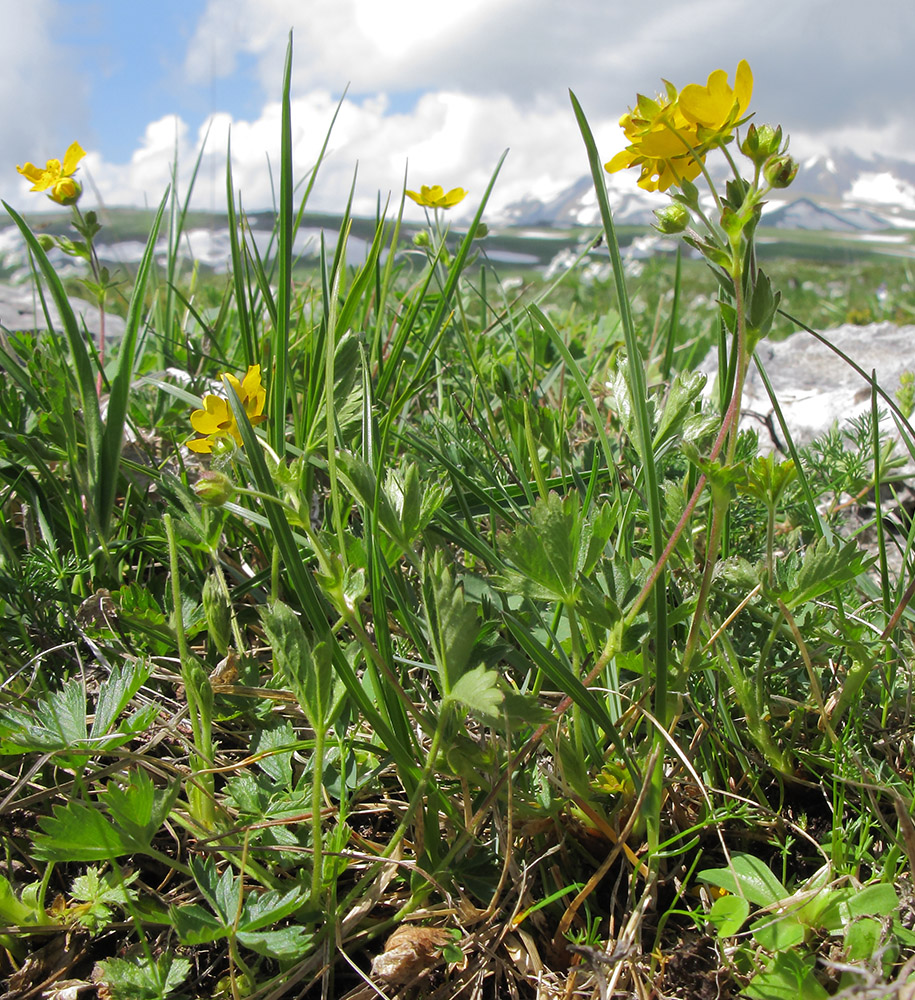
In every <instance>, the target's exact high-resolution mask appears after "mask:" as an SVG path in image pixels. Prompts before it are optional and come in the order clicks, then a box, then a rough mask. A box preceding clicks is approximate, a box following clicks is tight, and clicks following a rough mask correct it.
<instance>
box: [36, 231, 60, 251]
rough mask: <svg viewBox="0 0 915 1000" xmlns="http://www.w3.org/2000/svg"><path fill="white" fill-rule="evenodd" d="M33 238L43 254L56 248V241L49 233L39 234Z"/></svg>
mask: <svg viewBox="0 0 915 1000" xmlns="http://www.w3.org/2000/svg"><path fill="white" fill-rule="evenodd" d="M35 238H36V239H37V240H38V245H39V246H40V247H41V249H42V250H44V251H45V252H47V251H48V250H53V249H54V247H56V246H57V240H55V239H54V237H53V236H51V234H50V233H39V234H38V236H36V237H35Z"/></svg>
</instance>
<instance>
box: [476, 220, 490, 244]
mask: <svg viewBox="0 0 915 1000" xmlns="http://www.w3.org/2000/svg"><path fill="white" fill-rule="evenodd" d="M488 235H489V226H487V225H486V223H485V222H480V223H478V224H477V228H476V229H474V231H473V238H474V239H475V240H482V239H483V238H484V237H486V236H488Z"/></svg>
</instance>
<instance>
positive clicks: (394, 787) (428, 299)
mask: <svg viewBox="0 0 915 1000" xmlns="http://www.w3.org/2000/svg"><path fill="white" fill-rule="evenodd" d="M288 73H289V66H287V86H286V92H285V108H286V112H287V115H288V109H289V99H288V95H289V89H288ZM735 86H736V85H735ZM576 113H578V114H579V115H580V121H581V123H582V131H583V135H584V138H585V147H584V154H583V156H584V157H585V159H584V162H588V160H590V161H591V164H592V167H593V165H594V163H595V151H594V149H593V141H592V140H591V139H590V133H589V132H588V130H587V124H586V122H585V121H584V119H583V115H581V112H580V109H578V107H577V104H576ZM730 124H733V121H730ZM319 168H320V164H319V165H318V168H316V169H319ZM597 179H598V180H599V174H598V175H597ZM293 180H294V178H293V175H292V163H291V155H290V147H289V134H288V131H287V132H286V133H284V156H283V163H282V180H281V184H280V189H279V206H280V207H279V210H278V212H277V213H276V215H275V217H274V219H273V227H274V231H275V244H274V250H273V251H272V252H271V254H270V255H269V256H268V257H266V258H264V257H261V256H260V255H259V254H258V253H257V252H256V250H255V248H254V247H253V245H252V244H251V243H250V242H249V240H248V239H247V236H246V232H247V230H246V228H245V226H244V225H243V224H242V223H243V220H239V218H238V217H237V215H236V206H235V204H234V202H233V203H231V204H230V209H231V210H230V213H229V226H230V232H231V233H232V235H233V247H232V264H233V266H232V269H231V271H230V272H229V273H228V274H227V275H208V276H205V277H201V275H199V274H197V273H196V272H194V271H192V269H191V268H190V266H189V265H187V264H185V263H183V262H182V260H181V259H180V257H179V253H178V248H179V246H180V244H181V233H182V228H183V227H184V226H186V225H187V224H188V219H189V217H188V215H187V213H186V211H185V209H184V203H183V202H182V201H181V200H179V198H178V194H177V193H176V192H174V191H172V192H169V193H168V195H167V196H166V198H165V200H164V201H163V204H162V207H161V208H160V210H159V212H158V214H157V215H156V216H155V217H154V219H153V220H152V222H151V225H150V230H149V232H148V234H147V237H148V244H147V246H148V249H147V253H146V255H145V257H144V259H143V261H142V262H141V264H140V265H139V267H138V268H137V269H135V271H133V272H132V273H130V274H129V276H128V275H117V274H108V275H103V274H100V273H99V272H98V271H97V270H93V271H92V272H91V274H90V278H89V285H88V286H87V285H86V284H85V283H83V285H81V286H79V289H80V291H81V293H82V294H85V293H86V290H87V288H88V291H89V292H90V293H92V294H94V295H95V296H96V297H97V298H100V299H102V300H103V301H104V304H105V307H106V308H112V309H116V310H117V311H119V312H121V313H122V314H123V315H124V317H125V318H126V333H125V335H124V337H123V339H122V340H121V341H120V342H119V343H118V344H116V345H108V350H107V351H105V352H104V353H102V352H101V351H100V350H99V347H100V345H96V344H93V343H92V342H90V341H89V340H87V338H85V337H84V336H83V332H82V331H81V330H80V328H79V326H78V324H77V322H76V320H75V319H74V317H73V313H72V311H71V308H70V299H69V296H70V294H72V293H74V292H75V290H76V289H75V287H73V288H71V289H69V290H68V288H67V287H65V286H64V284H63V283H62V282H61V281H60V279H59V277H58V276H57V274H56V273H55V271H54V268H53V267H52V266H51V265H50V264H49V262H48V260H47V256H46V253H45V249H44V248H43V246H42V243H41V242H39V241H38V239H37V238H36V237H35V236H34V235H33V233H32V231H31V229H30V228H29V226H28V225H27V224H26V223H25V222H24V221H23V220H22V219H21V217H20V216H19V215H18V213H16V212H15V208H11V209H10V214H11V218H12V219H13V221H14V222H15V224H17V225H19V226H20V227H21V231H22V233H23V236H24V238H25V239H26V240H27V242H28V246H29V250H30V253H31V256H32V260H33V262H34V269H35V281H36V285H37V287H39V288H40V289H41V290H42V294H43V295H44V296H46V297H47V299H48V300H53V301H54V302H55V304H56V306H57V309H58V311H59V313H60V315H61V318H62V328H60V329H55V330H52V331H47V332H16V333H13V332H9V331H4V332H3V335H2V340H0V364H2V367H3V370H4V378H3V380H2V382H0V776H2V785H0V830H2V844H3V852H4V853H3V857H2V859H0V861H2V869H0V948H2V964H3V973H2V974H3V976H4V977H5V979H6V982H7V994H6V995H7V996H9V997H38V996H48V997H51V996H57V997H62V996H64V995H68V996H69V995H80V996H86V995H92V992H91V991H95V993H96V995H98V996H110V997H114V998H121V997H123V998H165V997H174V998H178V997H233V998H240V997H261V998H279V997H287V996H288V997H294V996H302V997H319V996H320V997H352V998H355V997H357V996H358V997H371V996H377V995H382V996H395V995H398V996H405V997H406V996H413V997H416V996H426V997H438V998H445V997H457V996H474V997H499V998H501V997H511V996H516V997H535V996H536V997H557V998H558V997H570V996H599V997H601V998H602V1000H603V998H607V997H612V996H638V997H690V998H694V997H695V998H701V997H709V998H711V997H729V996H732V997H736V996H738V995H746V996H749V997H755V998H777V997H788V996H791V997H801V998H804V1000H808V998H810V1000H818V998H820V997H825V996H829V995H835V996H844V997H852V996H854V997H861V998H863V997H874V998H876V997H886V996H893V997H900V998H905V997H908V996H911V990H912V986H911V984H910V983H909V977H910V972H911V970H912V966H913V963H915V930H913V923H915V918H913V914H915V907H913V899H915V895H913V889H912V877H913V871H915V822H913V779H912V775H913V764H915V762H913V741H912V670H911V661H912V647H913V629H912V622H913V616H912V611H911V610H910V608H909V601H910V598H911V596H912V593H913V590H915V584H913V583H912V568H913V559H912V539H913V536H915V528H913V527H912V526H911V523H910V522H908V521H901V522H900V521H899V520H896V521H894V523H893V527H892V530H890V528H889V527H887V526H886V525H885V524H884V518H883V514H882V507H881V499H880V498H881V496H885V495H886V493H885V491H884V493H881V490H880V489H879V488H878V487H880V486H881V485H883V486H884V487H885V490H890V491H891V490H892V489H893V486H892V484H891V483H890V485H889V486H887V485H886V484H887V483H888V481H890V480H893V479H894V477H895V476H896V475H897V473H898V469H899V466H898V464H894V462H893V461H892V458H893V457H895V456H897V455H898V456H899V457H901V458H902V459H904V460H906V461H911V460H912V459H913V458H915V444H913V441H915V432H913V431H912V428H911V426H910V425H909V424H908V423H907V421H906V417H907V415H908V413H909V412H910V410H911V400H908V401H906V400H905V399H902V400H897V399H896V398H895V397H894V396H893V395H892V394H890V393H884V392H883V391H882V390H881V388H880V387H879V386H871V387H870V390H871V392H872V395H873V408H872V409H873V416H872V417H871V419H870V420H869V421H868V420H864V421H863V422H859V424H858V425H856V427H855V428H853V429H852V430H851V431H850V432H849V434H848V435H846V436H845V437H844V438H843V436H842V434H841V432H839V431H837V432H836V433H835V434H833V435H832V436H830V437H829V438H828V439H825V440H823V441H820V442H816V443H815V444H814V445H812V446H810V447H808V448H805V449H799V448H797V447H794V445H793V443H791V442H790V438H789V439H788V442H789V443H788V445H787V446H786V447H787V453H786V454H784V455H765V454H761V453H760V451H759V447H758V442H757V440H756V438H755V437H754V436H753V435H751V434H747V433H739V434H738V433H737V431H736V429H733V430H732V429H731V428H732V426H733V428H736V424H735V423H734V421H733V419H732V416H733V415H732V416H729V412H730V409H732V408H733V407H732V402H733V399H734V396H733V386H734V382H735V376H734V374H733V368H737V369H739V368H740V365H741V363H742V360H741V358H742V355H743V348H738V346H737V344H738V339H739V334H738V330H737V329H736V328H735V327H734V323H735V321H734V317H735V315H736V314H737V312H738V311H739V309H737V307H735V305H734V296H733V295H730V294H729V291H728V287H727V283H726V282H722V280H721V267H720V266H719V267H718V271H717V272H716V271H715V270H714V268H713V269H712V270H709V268H708V267H706V265H705V262H700V261H696V260H693V259H689V258H686V257H683V258H675V257H664V258H657V259H647V260H645V261H636V260H635V259H631V260H629V261H628V262H627V261H626V260H624V259H623V258H621V257H619V256H618V252H617V244H616V234H615V232H614V230H613V226H612V221H611V220H610V219H609V216H607V217H605V232H604V238H605V241H606V245H607V246H608V247H609V249H608V250H607V251H606V253H607V256H600V255H599V253H598V250H595V251H594V254H593V256H592V258H591V259H590V263H589V262H588V261H585V262H584V264H583V265H582V266H580V267H573V268H572V269H570V270H567V271H563V272H560V273H557V274H555V275H553V276H551V277H550V278H548V279H547V278H544V277H543V274H542V272H534V271H532V272H530V273H526V274H518V273H517V272H510V271H508V270H504V271H503V270H502V269H501V268H500V266H498V265H497V264H494V263H492V262H491V261H487V259H486V256H485V246H486V239H488V237H485V238H483V237H482V234H481V231H480V230H479V229H478V225H479V223H480V222H481V221H482V220H485V204H486V197H487V194H488V192H486V193H481V194H480V198H479V211H478V213H477V218H476V219H475V220H474V222H473V223H472V224H471V226H470V227H469V228H467V229H466V230H465V231H464V232H463V233H458V232H454V233H450V234H449V233H447V231H446V230H447V227H446V225H445V222H446V218H447V216H446V215H445V213H444V210H440V211H433V212H430V218H429V227H428V229H427V230H423V231H422V232H421V234H420V235H419V237H416V236H414V235H411V236H410V238H409V239H407V238H405V236H404V231H403V229H402V227H401V221H400V215H399V212H398V211H397V207H396V206H395V210H394V212H393V213H391V214H390V215H389V216H386V217H384V218H381V219H379V220H375V221H374V222H373V223H371V225H370V226H369V227H368V228H367V229H366V228H364V227H365V225H366V224H365V223H361V224H360V225H361V226H362V227H363V231H364V233H365V234H366V236H367V239H368V244H369V250H368V252H367V254H365V255H361V256H360V258H359V260H358V262H356V263H351V262H350V261H349V259H348V254H347V241H348V238H349V235H350V233H352V232H353V231H354V229H355V223H354V221H353V220H352V219H350V218H349V216H348V215H347V216H344V217H343V218H342V219H341V220H340V223H339V227H338V233H339V238H338V239H337V240H336V241H335V250H334V251H333V253H330V252H324V253H322V254H320V255H319V256H318V258H317V259H316V260H315V261H312V262H311V263H309V264H308V265H307V267H305V266H300V267H299V268H296V267H294V261H293V255H292V247H293V243H294V235H295V230H296V227H297V225H298V224H299V223H300V222H301V215H300V206H301V207H303V208H304V201H303V200H301V198H300V195H298V194H297V195H294V194H293V191H294V187H293ZM227 189H228V190H229V191H232V183H231V176H229V178H228V183H227ZM306 189H307V185H306ZM188 196H189V192H186V193H184V197H185V198H187V197H188ZM79 219H81V220H82V221H81V222H79V223H78V224H80V225H82V226H84V228H85V232H84V233H83V236H84V241H85V245H84V247H83V250H82V251H79V250H77V256H82V257H83V259H85V260H86V261H87V263H88V265H90V266H93V264H94V262H93V260H92V255H91V249H90V245H91V243H92V241H93V239H95V238H96V237H97V234H96V233H94V232H91V230H92V229H93V227H94V225H95V223H96V220H94V219H93V218H92V217H91V216H90V215H89V214H88V213H86V214H84V215H82V216H80V217H79ZM71 235H72V234H71ZM595 235H596V233H593V234H589V238H593V236H595ZM162 236H164V237H165V239H166V243H167V246H168V247H169V253H168V255H167V259H166V261H165V264H164V265H160V264H158V263H157V262H156V261H155V259H154V256H153V253H152V248H153V247H155V245H156V242H157V240H158V239H159V238H160V237H162ZM750 236H752V233H751V234H750ZM741 238H744V237H741ZM735 239H736V238H735ZM734 245H737V244H736V243H735V244H734ZM587 246H588V238H586V240H585V242H584V243H582V252H584V250H585V248H586V247H587ZM748 259H749V255H748ZM720 260H724V258H720ZM590 265H597V266H593V267H592V266H590ZM716 266H717V265H716ZM754 267H755V263H754ZM766 269H767V273H768V276H769V280H770V281H771V285H772V287H775V288H780V289H781V290H782V292H783V295H784V297H783V299H782V301H781V305H782V307H783V309H784V311H783V312H782V313H776V311H775V310H776V307H777V306H778V304H779V303H778V300H777V298H774V297H773V296H771V295H769V293H768V292H767V291H766V288H767V286H766V285H765V281H764V279H763V278H761V277H760V274H761V273H762V272H759V271H757V270H753V271H752V272H750V276H749V278H748V279H747V286H746V287H747V288H748V289H749V290H750V292H751V295H755V296H756V297H757V300H756V301H757V302H758V301H761V298H762V297H763V296H764V295H769V297H768V299H767V302H768V305H767V308H769V307H771V313H772V315H771V316H769V320H770V323H771V330H769V328H768V327H767V329H766V330H762V331H761V332H760V336H762V335H765V333H767V332H768V333H769V335H773V336H775V335H778V336H784V335H788V334H789V333H793V332H794V331H795V330H797V328H798V324H797V322H796V321H795V320H793V319H791V320H789V319H788V318H786V316H785V313H788V314H790V315H791V316H793V317H796V318H797V319H799V320H800V321H802V322H803V323H804V324H807V325H809V326H815V327H817V328H820V329H822V328H828V326H830V325H835V324H837V323H842V322H853V321H855V318H856V317H857V318H858V319H859V320H862V319H863V317H864V315H865V313H867V319H868V321H870V320H877V319H888V320H891V321H894V322H905V321H907V320H908V318H909V317H910V316H911V314H912V310H913V308H915V294H913V290H912V278H911V273H910V270H909V266H908V264H907V263H906V262H905V261H903V260H898V259H893V260H890V259H888V258H878V257H861V258H858V259H856V260H854V261H850V262H843V263H842V266H838V265H836V263H835V262H834V261H833V262H826V263H823V262H819V261H816V260H807V261H806V262H803V263H802V262H799V261H798V260H796V259H792V260H790V261H788V260H786V259H772V260H771V262H770V261H767V262H766ZM716 275H717V276H716ZM121 278H125V279H126V280H124V281H123V283H121V284H119V285H117V286H116V287H115V288H114V289H111V288H108V287H107V284H108V283H109V282H110V281H112V280H119V279H121ZM739 284H740V281H739V280H738V281H736V282H735V286H734V287H732V289H731V291H732V292H733V291H734V290H735V288H736V287H737V285H739ZM760 288H762V291H759V290H758V289H760ZM740 295H741V289H738V290H737V298H738V306H739V299H740ZM119 296H123V299H122V300H121V305H120V306H119V305H117V302H118V301H119ZM759 308H760V309H761V308H762V307H761V306H760V307H759ZM748 315H749V316H751V318H752V319H753V320H754V322H756V323H757V324H758V326H759V327H760V328H761V327H762V325H764V324H763V319H764V318H765V317H763V318H762V319H761V314H760V313H759V312H757V313H752V310H751V312H750V313H748ZM738 325H739V324H738ZM797 335H801V336H803V335H805V334H803V333H799V334H797ZM712 350H717V351H718V352H719V357H720V358H721V359H722V362H723V372H724V373H727V371H728V370H732V376H731V378H730V380H729V379H728V378H721V379H719V383H720V388H719V389H718V390H717V391H716V392H715V393H714V394H712V395H711V396H709V395H708V394H706V393H704V391H703V390H704V379H703V378H702V377H701V376H698V375H697V374H696V373H695V368H696V366H697V365H698V363H699V362H700V361H701V360H702V359H704V358H705V356H706V355H707V354H708V353H709V351H712ZM729 365H731V366H732V368H731V369H729ZM225 373H228V374H229V375H231V376H232V377H231V378H225V377H224V375H225ZM776 404H777V401H774V405H776ZM879 411H884V413H885V414H887V416H884V418H883V422H881V420H880V419H879V418H878V416H877V414H878V413H879ZM729 421H730V424H729ZM891 422H892V425H893V426H894V428H895V429H896V431H897V432H898V434H899V435H900V436H901V440H902V445H896V446H895V451H894V452H893V455H892V456H890V457H888V456H887V452H886V445H885V439H884V436H883V435H884V431H885V430H886V429H887V428H888V427H889V426H890V425H891ZM726 438H727V442H728V443H727V445H726V446H725V448H724V449H722V443H723V442H724V441H725V439H726ZM189 443H190V445H191V447H188V445H189ZM850 445H851V446H853V447H852V448H851V449H850V448H849V446H850ZM906 452H908V454H906ZM850 456H851V457H850ZM890 473H892V475H890ZM849 498H859V499H861V500H867V501H868V502H869V503H870V505H871V506H870V508H869V509H870V510H871V511H872V516H871V517H870V521H869V524H868V526H869V527H871V528H873V529H874V532H875V536H876V543H875V545H876V548H875V551H876V557H871V556H868V555H867V553H866V552H865V551H864V550H862V548H861V547H859V546H858V545H857V544H856V541H855V540H854V538H852V539H847V538H845V537H844V535H843V531H842V529H843V523H844V520H845V518H846V517H847V516H848V512H849V502H848V501H849ZM884 502H888V501H884ZM890 548H894V549H896V550H897V552H896V558H895V561H894V564H895V565H899V566H901V567H902V570H901V572H899V573H898V574H890V573H889V572H888V571H887V568H886V567H887V552H888V550H889V549H890ZM68 988H69V989H71V990H72V991H73V992H72V993H70V994H65V993H64V992H63V991H64V990H66V989H68Z"/></svg>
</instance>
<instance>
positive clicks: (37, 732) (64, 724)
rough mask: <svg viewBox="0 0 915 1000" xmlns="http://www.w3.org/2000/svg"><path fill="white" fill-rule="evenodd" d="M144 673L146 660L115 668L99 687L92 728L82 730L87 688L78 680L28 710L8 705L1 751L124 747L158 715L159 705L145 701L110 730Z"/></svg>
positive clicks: (0, 718) (1, 722)
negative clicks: (114, 729) (12, 707)
mask: <svg viewBox="0 0 915 1000" xmlns="http://www.w3.org/2000/svg"><path fill="white" fill-rule="evenodd" d="M148 677H149V665H148V664H142V663H134V664H129V665H125V666H123V667H118V666H115V667H113V668H112V671H111V674H110V676H109V679H108V681H107V682H106V683H105V684H103V685H102V686H101V689H100V691H99V696H98V701H97V702H96V706H95V720H94V722H93V724H92V729H91V731H87V728H86V718H87V716H88V715H90V714H91V710H90V708H89V706H88V703H87V700H86V691H85V689H84V687H83V685H82V684H81V683H80V682H79V681H78V680H71V681H69V682H68V683H66V684H65V685H64V686H63V687H62V688H61V689H60V690H59V691H52V692H49V693H47V694H44V695H43V696H42V697H41V699H40V700H39V701H38V703H37V704H36V705H35V708H34V710H33V711H31V712H28V711H24V710H22V709H8V710H7V711H6V712H4V713H3V714H2V715H0V753H22V752H23V751H27V750H40V751H43V752H49V751H67V750H69V751H83V752H95V753H101V752H103V751H106V750H112V749H114V748H116V747H119V746H122V745H123V744H124V743H127V742H128V741H129V740H131V739H132V738H133V736H134V734H135V733H138V732H142V731H143V730H145V729H147V728H149V725H150V723H151V722H152V720H153V719H154V718H155V717H156V715H157V714H158V711H159V708H158V706H157V705H155V704H151V705H146V706H144V707H143V708H139V709H137V711H136V712H134V713H132V714H131V715H130V716H129V717H128V718H126V719H123V720H122V721H121V724H120V726H119V727H118V729H117V730H116V731H115V732H112V731H111V730H112V728H113V727H114V724H115V723H116V721H117V719H118V717H119V716H120V715H121V713H122V712H123V711H124V710H125V709H126V708H127V705H128V703H129V702H130V700H131V698H133V696H134V695H135V694H136V692H137V691H138V690H139V688H140V686H141V685H142V684H143V683H144V682H145V681H146V679H147V678H148Z"/></svg>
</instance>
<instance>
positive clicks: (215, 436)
mask: <svg viewBox="0 0 915 1000" xmlns="http://www.w3.org/2000/svg"><path fill="white" fill-rule="evenodd" d="M221 377H222V378H224V379H226V381H227V382H228V383H229V385H230V386H231V387H232V388H233V389H234V390H235V394H236V395H237V396H238V398H239V399H240V400H241V404H242V406H243V407H244V410H245V413H246V414H247V416H248V420H250V421H251V423H252V424H260V423H263V421H265V420H266V419H267V417H266V416H265V415H264V403H265V402H266V400H267V393H266V391H265V390H264V387H263V386H262V385H261V366H260V365H251V366H250V367H249V368H248V371H247V373H246V374H245V377H244V378H243V379H242V380H241V382H239V381H238V379H237V378H236V377H235V376H234V375H230V374H229V373H228V372H226V373H225V374H224V375H222V376H221ZM191 427H193V428H194V430H195V431H197V433H198V434H203V435H205V436H204V437H201V438H195V439H194V440H193V441H188V443H187V446H188V448H190V449H191V451H196V452H200V453H203V454H209V453H210V452H212V450H213V445H214V444H215V443H216V442H217V441H219V440H224V439H228V438H231V439H232V440H233V441H234V442H235V444H236V445H238V447H239V448H241V447H242V446H243V444H244V442H243V441H242V437H241V431H240V430H239V429H238V422H237V421H236V420H235V414H234V413H233V412H232V407H231V405H230V404H229V401H228V400H227V399H223V398H222V396H214V395H213V394H212V393H208V394H207V395H206V396H204V397H203V409H201V410H194V412H193V413H192V414H191Z"/></svg>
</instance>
